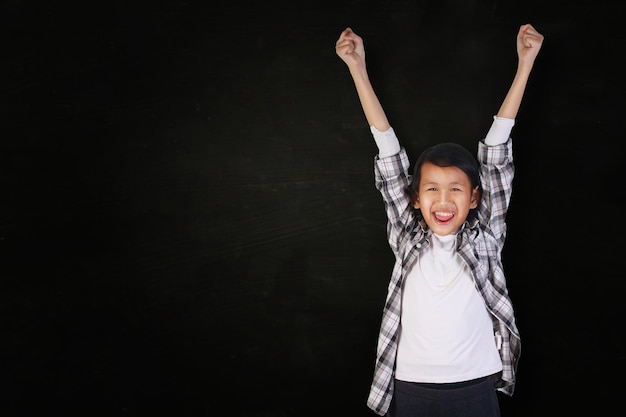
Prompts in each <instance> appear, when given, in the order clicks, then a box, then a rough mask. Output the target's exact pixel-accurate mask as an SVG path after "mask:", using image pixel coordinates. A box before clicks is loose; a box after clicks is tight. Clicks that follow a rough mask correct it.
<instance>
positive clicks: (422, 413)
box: [387, 377, 500, 417]
mask: <svg viewBox="0 0 626 417" xmlns="http://www.w3.org/2000/svg"><path fill="white" fill-rule="evenodd" d="M387 416H388V417H500V405H499V404H498V397H497V393H496V390H495V388H494V386H493V382H492V381H491V379H490V378H489V377H485V378H480V379H476V380H472V381H467V382H460V383H453V384H424V383H417V382H404V381H398V380H396V381H395V387H394V395H393V399H392V401H391V407H390V409H389V413H388V414H387Z"/></svg>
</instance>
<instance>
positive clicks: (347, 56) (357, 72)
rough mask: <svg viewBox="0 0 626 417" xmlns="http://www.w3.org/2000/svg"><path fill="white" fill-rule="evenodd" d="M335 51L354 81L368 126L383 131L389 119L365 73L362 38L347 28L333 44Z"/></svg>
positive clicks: (387, 126)
mask: <svg viewBox="0 0 626 417" xmlns="http://www.w3.org/2000/svg"><path fill="white" fill-rule="evenodd" d="M335 52H336V53H337V55H338V56H339V58H341V59H342V60H343V62H345V63H346V65H347V66H348V69H349V70H350V75H351V76H352V80H353V81H354V85H355V87H356V91H357V94H358V95H359V100H360V101H361V106H362V107H363V112H364V113H365V118H366V119H367V122H368V123H369V125H370V126H373V127H374V128H376V129H377V130H379V131H381V132H384V131H386V130H387V129H389V128H390V125H389V121H388V120H387V116H386V115H385V112H384V110H383V107H382V105H381V104H380V101H379V100H378V97H377V96H376V93H375V92H374V88H373V87H372V84H371V82H370V79H369V76H368V74H367V67H366V65H365V48H364V46H363V39H361V37H360V36H358V35H357V34H356V33H354V32H353V31H352V29H350V28H347V29H345V30H344V31H343V32H341V35H340V36H339V39H338V40H337V43H336V44H335Z"/></svg>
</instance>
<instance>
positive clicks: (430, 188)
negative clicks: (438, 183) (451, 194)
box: [425, 187, 463, 191]
mask: <svg viewBox="0 0 626 417" xmlns="http://www.w3.org/2000/svg"><path fill="white" fill-rule="evenodd" d="M425 191H439V188H437V187H429V188H426V190H425ZM450 191H463V190H462V189H460V188H458V187H452V188H450Z"/></svg>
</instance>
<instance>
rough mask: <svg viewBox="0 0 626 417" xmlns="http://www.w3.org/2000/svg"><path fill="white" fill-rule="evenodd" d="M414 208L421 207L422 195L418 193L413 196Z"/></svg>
mask: <svg viewBox="0 0 626 417" xmlns="http://www.w3.org/2000/svg"><path fill="white" fill-rule="evenodd" d="M412 200H413V208H415V209H418V208H420V196H419V195H418V194H417V193H416V194H415V195H414V196H413V198H412Z"/></svg>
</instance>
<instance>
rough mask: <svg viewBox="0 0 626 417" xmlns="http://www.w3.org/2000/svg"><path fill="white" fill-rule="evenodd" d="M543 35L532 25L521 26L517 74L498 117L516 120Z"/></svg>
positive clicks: (518, 34)
mask: <svg viewBox="0 0 626 417" xmlns="http://www.w3.org/2000/svg"><path fill="white" fill-rule="evenodd" d="M543 38H544V37H543V35H542V34H541V33H539V32H537V30H535V28H534V27H533V26H532V25H530V24H525V25H522V26H520V28H519V31H518V33H517V57H518V63H517V72H516V73H515V78H514V79H513V82H512V83H511V87H510V88H509V91H508V93H507V95H506V97H505V98H504V101H503V102H502V105H501V106H500V110H498V114H497V116H498V117H504V118H507V119H515V117H517V112H518V110H519V107H520V104H521V102H522V97H523V95H524V90H525V89H526V84H527V83H528V77H529V76H530V72H531V70H532V68H533V65H534V63H535V58H536V57H537V54H538V53H539V50H540V49H541V45H542V44H543Z"/></svg>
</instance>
